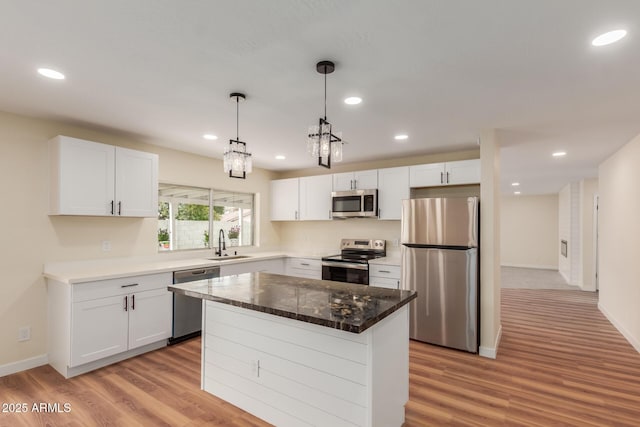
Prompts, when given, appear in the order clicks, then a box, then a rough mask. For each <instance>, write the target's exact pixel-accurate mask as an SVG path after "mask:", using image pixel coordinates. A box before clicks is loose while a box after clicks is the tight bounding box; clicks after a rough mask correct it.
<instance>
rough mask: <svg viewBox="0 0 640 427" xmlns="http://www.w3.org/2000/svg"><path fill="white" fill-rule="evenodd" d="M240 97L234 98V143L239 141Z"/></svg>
mask: <svg viewBox="0 0 640 427" xmlns="http://www.w3.org/2000/svg"><path fill="white" fill-rule="evenodd" d="M239 98H240V97H238V96H236V141H240V99H239Z"/></svg>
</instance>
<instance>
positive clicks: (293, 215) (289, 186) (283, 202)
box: [271, 178, 299, 221]
mask: <svg viewBox="0 0 640 427" xmlns="http://www.w3.org/2000/svg"><path fill="white" fill-rule="evenodd" d="M298 218H299V210H298V178H288V179H276V180H273V181H271V221H295V220H297V219H298Z"/></svg>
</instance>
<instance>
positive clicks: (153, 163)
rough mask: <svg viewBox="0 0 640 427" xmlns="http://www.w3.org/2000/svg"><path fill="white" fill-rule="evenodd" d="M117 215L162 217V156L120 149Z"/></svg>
mask: <svg viewBox="0 0 640 427" xmlns="http://www.w3.org/2000/svg"><path fill="white" fill-rule="evenodd" d="M115 176H116V180H115V183H116V184H115V185H116V200H117V204H116V206H115V209H116V210H117V212H116V213H115V214H116V215H119V216H133V217H155V216H157V215H158V155H157V154H153V153H146V152H143V151H137V150H129V149H127V148H121V147H116V175H115Z"/></svg>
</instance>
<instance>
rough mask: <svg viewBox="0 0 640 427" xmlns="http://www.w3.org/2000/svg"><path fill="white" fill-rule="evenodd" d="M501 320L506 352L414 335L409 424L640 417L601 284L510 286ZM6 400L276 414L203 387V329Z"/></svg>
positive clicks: (21, 387)
mask: <svg viewBox="0 0 640 427" xmlns="http://www.w3.org/2000/svg"><path fill="white" fill-rule="evenodd" d="M502 326H503V332H502V342H501V345H500V348H499V352H498V358H497V359H496V360H491V359H486V358H482V357H479V356H477V355H473V354H468V353H465V352H460V351H456V350H450V349H445V348H441V347H437V346H431V345H428V344H424V343H419V342H415V341H412V342H410V345H409V348H410V367H409V369H410V372H409V376H410V389H409V395H410V399H409V402H408V404H407V406H406V410H405V414H406V422H405V425H404V427H424V426H436V427H439V426H490V427H492V426H508V427H512V426H513V427H518V426H541V427H547V426H598V427H600V426H629V427H631V426H634V427H638V426H640V354H638V352H636V351H635V350H634V349H633V347H631V345H629V343H628V342H627V341H626V340H625V339H624V338H623V337H622V336H621V335H620V334H619V333H618V332H617V330H616V329H615V328H614V327H613V326H612V325H611V324H610V323H609V322H608V321H607V319H606V318H605V317H604V316H603V315H602V314H601V313H600V312H599V310H598V309H597V294H595V293H588V292H581V291H575V290H532V289H503V290H502ZM0 402H15V403H19V402H25V403H28V404H29V405H31V404H33V403H34V402H45V403H47V402H60V403H61V404H62V403H65V402H67V403H70V404H71V407H72V411H71V413H68V414H66V413H27V414H6V413H4V414H0V427H14V426H25V427H33V426H52V427H57V426H61V427H79V426H83V427H85V426H127V427H129V426H151V425H152V426H156V425H167V426H180V427H197V426H198V427H199V426H218V427H222V426H224V427H264V426H268V424H267V423H265V422H263V421H261V420H259V419H257V418H256V417H253V416H252V415H250V414H247V413H245V412H244V411H242V410H240V409H238V408H236V407H235V406H233V405H231V404H229V403H227V402H224V401H222V400H220V399H218V398H216V397H214V396H211V395H209V394H208V393H205V392H203V391H202V390H200V340H198V339H195V340H190V341H187V342H184V343H180V344H177V345H175V346H172V347H168V348H165V349H161V350H158V351H154V352H151V353H147V354H144V355H142V356H139V357H136V358H133V359H129V360H126V361H123V362H121V363H118V364H115V365H111V366H108V367H106V368H103V369H100V370H97V371H94V372H91V373H88V374H85V375H81V376H79V377H76V378H72V379H70V380H65V379H64V378H62V377H61V376H60V375H59V374H58V373H56V372H55V371H54V370H53V369H52V368H51V367H50V366H42V367H39V368H35V369H31V370H29V371H25V372H21V373H18V374H14V375H10V376H6V377H3V378H0Z"/></svg>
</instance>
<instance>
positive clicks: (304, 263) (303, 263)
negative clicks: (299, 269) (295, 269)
mask: <svg viewBox="0 0 640 427" xmlns="http://www.w3.org/2000/svg"><path fill="white" fill-rule="evenodd" d="M300 265H306V266H307V267H309V264H307V263H306V262H301V263H300Z"/></svg>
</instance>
